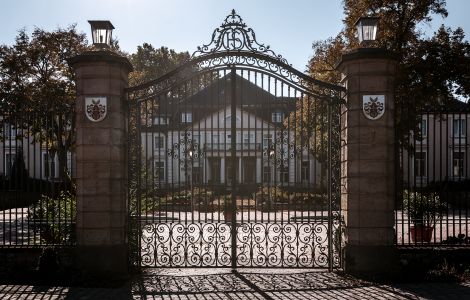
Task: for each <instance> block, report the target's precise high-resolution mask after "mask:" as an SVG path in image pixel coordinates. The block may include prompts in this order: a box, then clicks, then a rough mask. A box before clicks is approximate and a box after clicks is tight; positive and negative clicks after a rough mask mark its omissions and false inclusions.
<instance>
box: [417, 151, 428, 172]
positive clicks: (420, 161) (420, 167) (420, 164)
mask: <svg viewBox="0 0 470 300" xmlns="http://www.w3.org/2000/svg"><path fill="white" fill-rule="evenodd" d="M426 165H427V159H426V152H416V153H415V176H416V177H426Z"/></svg>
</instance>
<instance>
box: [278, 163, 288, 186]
mask: <svg viewBox="0 0 470 300" xmlns="http://www.w3.org/2000/svg"><path fill="white" fill-rule="evenodd" d="M280 179H281V182H282V183H284V182H289V166H282V167H281V178H280Z"/></svg>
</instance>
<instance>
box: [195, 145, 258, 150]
mask: <svg viewBox="0 0 470 300" xmlns="http://www.w3.org/2000/svg"><path fill="white" fill-rule="evenodd" d="M235 149H236V150H237V151H241V150H243V151H245V150H246V151H256V150H261V143H237V144H236V148H235ZM204 150H206V151H229V150H232V144H230V143H205V144H204Z"/></svg>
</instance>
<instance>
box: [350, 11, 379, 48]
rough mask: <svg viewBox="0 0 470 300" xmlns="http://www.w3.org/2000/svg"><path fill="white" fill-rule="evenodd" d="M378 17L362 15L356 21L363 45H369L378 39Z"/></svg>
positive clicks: (360, 41) (358, 34)
mask: <svg viewBox="0 0 470 300" xmlns="http://www.w3.org/2000/svg"><path fill="white" fill-rule="evenodd" d="M378 23H379V18H378V17H360V18H359V20H357V22H356V24H355V25H356V30H357V36H358V38H359V43H360V44H361V45H362V46H367V45H370V44H371V43H373V42H374V41H376V40H377V27H378Z"/></svg>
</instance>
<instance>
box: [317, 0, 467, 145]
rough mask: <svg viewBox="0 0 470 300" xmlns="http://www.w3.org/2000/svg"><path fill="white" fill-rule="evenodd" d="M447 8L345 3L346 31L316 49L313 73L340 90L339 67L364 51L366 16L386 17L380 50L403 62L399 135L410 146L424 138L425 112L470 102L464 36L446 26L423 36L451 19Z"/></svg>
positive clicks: (430, 2) (431, 3)
mask: <svg viewBox="0 0 470 300" xmlns="http://www.w3.org/2000/svg"><path fill="white" fill-rule="evenodd" d="M445 6H446V1H445V0H424V1H423V0H384V1H376V0H343V8H344V13H345V19H344V28H343V30H342V31H341V32H340V33H339V34H338V35H337V36H336V37H334V38H329V39H327V40H324V41H316V42H314V43H313V51H314V55H313V57H312V58H311V60H310V62H309V65H308V71H309V73H310V74H311V75H312V76H314V77H316V78H317V79H320V80H324V81H327V82H331V83H335V84H339V82H340V74H339V72H337V71H335V68H334V66H335V64H336V63H337V62H338V61H340V59H341V55H342V54H343V53H345V52H347V51H350V50H352V49H355V48H357V47H358V46H359V45H358V40H357V38H356V28H355V26H354V25H355V22H356V21H357V20H358V18H359V17H361V16H372V15H373V16H378V17H380V23H379V34H378V41H377V42H376V44H375V45H374V46H376V47H382V48H385V49H387V50H390V51H392V52H393V53H394V54H395V55H396V57H397V61H398V73H397V79H396V82H395V85H396V89H395V92H396V94H395V101H396V106H395V107H396V120H397V128H398V132H397V133H398V137H399V139H400V142H401V143H402V144H403V145H407V143H406V141H407V140H408V138H409V137H410V134H411V132H415V136H419V130H418V121H419V115H420V113H421V112H422V111H423V110H424V109H427V108H429V107H430V106H431V107H432V106H438V105H440V103H442V104H443V105H445V104H446V103H449V102H451V101H456V100H455V97H456V96H457V97H463V98H468V97H469V96H470V81H469V80H468V78H469V77H470V69H469V68H468V67H467V66H468V65H469V64H470V44H469V42H468V41H467V40H465V34H464V31H463V30H462V29H461V28H456V29H451V28H448V27H445V26H441V27H440V28H439V29H438V30H437V32H435V33H434V34H433V36H431V37H427V36H425V35H424V34H423V32H422V31H421V30H420V27H421V26H423V25H425V24H427V23H429V22H431V21H432V19H433V17H434V16H440V17H447V14H448V13H447V10H446V8H445ZM411 95H412V96H411ZM410 97H411V98H410Z"/></svg>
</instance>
